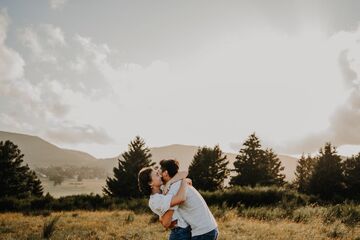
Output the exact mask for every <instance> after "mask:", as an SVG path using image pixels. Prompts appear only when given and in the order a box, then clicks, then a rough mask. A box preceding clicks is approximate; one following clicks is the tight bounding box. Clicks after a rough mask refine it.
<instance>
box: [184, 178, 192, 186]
mask: <svg viewBox="0 0 360 240" xmlns="http://www.w3.org/2000/svg"><path fill="white" fill-rule="evenodd" d="M185 181H186V182H187V184H188V185H189V186H192V180H191V179H190V178H185Z"/></svg>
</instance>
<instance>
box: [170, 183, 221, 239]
mask: <svg viewBox="0 0 360 240" xmlns="http://www.w3.org/2000/svg"><path fill="white" fill-rule="evenodd" d="M180 185H181V181H177V182H175V183H173V184H172V185H171V186H170V190H169V192H168V193H167V195H166V197H168V196H174V195H176V193H177V192H178V191H179V188H180ZM170 201H171V200H170ZM165 207H166V206H165ZM173 208H174V209H177V211H178V213H179V214H180V216H181V217H182V218H183V219H184V220H185V221H186V222H187V223H188V224H189V225H190V226H191V236H193V237H194V236H198V235H202V234H205V233H208V232H210V231H212V230H214V229H215V228H217V223H216V220H215V218H214V216H213V215H212V213H211V212H210V209H209V207H208V205H207V204H206V202H205V200H204V198H203V197H202V196H201V195H200V193H199V192H198V191H197V190H196V189H195V188H193V187H192V186H187V189H186V200H185V202H184V203H182V204H180V205H178V206H174V207H173Z"/></svg>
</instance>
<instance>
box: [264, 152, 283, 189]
mask: <svg viewBox="0 0 360 240" xmlns="http://www.w3.org/2000/svg"><path fill="white" fill-rule="evenodd" d="M264 158H265V164H266V165H267V171H266V172H267V174H266V175H265V176H264V181H263V183H262V185H276V186H282V185H284V183H285V180H284V179H285V174H283V173H281V172H282V171H284V167H283V166H282V165H281V161H280V159H279V157H278V156H277V155H276V154H275V153H274V151H273V150H272V149H266V150H265V154H264Z"/></svg>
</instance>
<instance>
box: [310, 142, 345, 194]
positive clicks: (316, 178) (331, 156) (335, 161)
mask: <svg viewBox="0 0 360 240" xmlns="http://www.w3.org/2000/svg"><path fill="white" fill-rule="evenodd" d="M343 184H344V177H343V169H342V163H341V158H340V156H339V155H338V154H337V152H336V148H335V147H333V146H332V145H331V143H326V144H325V146H324V148H321V149H320V151H319V156H318V158H317V162H316V164H315V166H314V171H313V174H312V175H311V177H310V181H309V191H310V193H312V194H315V195H318V196H319V197H320V198H322V199H326V200H330V199H331V198H332V197H334V196H335V195H339V194H342V193H343V189H344V185H343Z"/></svg>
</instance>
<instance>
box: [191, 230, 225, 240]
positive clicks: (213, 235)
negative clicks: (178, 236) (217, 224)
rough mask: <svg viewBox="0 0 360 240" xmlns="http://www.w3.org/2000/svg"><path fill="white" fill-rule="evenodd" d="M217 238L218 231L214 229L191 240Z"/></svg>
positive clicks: (212, 239)
mask: <svg viewBox="0 0 360 240" xmlns="http://www.w3.org/2000/svg"><path fill="white" fill-rule="evenodd" d="M218 236H219V231H218V229H217V228H215V229H214V230H212V231H210V232H208V233H205V234H202V235H198V236H194V237H192V238H191V240H216V239H217V238H218Z"/></svg>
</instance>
